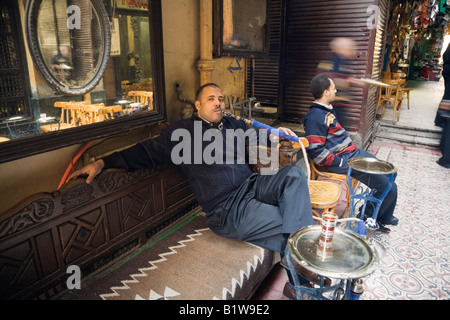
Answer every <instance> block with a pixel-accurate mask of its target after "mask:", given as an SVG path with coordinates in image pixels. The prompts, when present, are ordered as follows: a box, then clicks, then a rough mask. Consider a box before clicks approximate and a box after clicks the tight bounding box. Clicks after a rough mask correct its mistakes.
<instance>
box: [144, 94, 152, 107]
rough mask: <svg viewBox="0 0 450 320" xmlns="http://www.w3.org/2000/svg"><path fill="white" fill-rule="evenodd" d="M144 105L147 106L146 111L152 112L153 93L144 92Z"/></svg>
mask: <svg viewBox="0 0 450 320" xmlns="http://www.w3.org/2000/svg"><path fill="white" fill-rule="evenodd" d="M144 100H145V102H144V104H146V105H148V110H153V92H152V91H145V92H144Z"/></svg>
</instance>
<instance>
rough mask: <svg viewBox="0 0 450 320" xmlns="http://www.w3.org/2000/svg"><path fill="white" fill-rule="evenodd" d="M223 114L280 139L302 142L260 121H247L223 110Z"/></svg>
mask: <svg viewBox="0 0 450 320" xmlns="http://www.w3.org/2000/svg"><path fill="white" fill-rule="evenodd" d="M222 113H223V114H224V115H226V116H228V117H232V118H235V119H236V120H241V121H244V122H245V123H246V124H247V125H249V126H252V127H254V128H256V129H265V130H267V131H268V132H269V133H272V134H274V135H277V136H279V137H280V138H283V139H287V140H290V141H294V142H300V140H299V138H298V137H293V136H290V135H288V134H285V133H284V132H283V131H280V130H278V129H275V128H274V127H271V126H269V125H267V124H264V123H261V122H259V121H256V120H249V119H246V118H243V117H240V116H237V115H235V114H232V113H228V112H225V111H223V110H222Z"/></svg>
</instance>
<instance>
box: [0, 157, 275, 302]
mask: <svg viewBox="0 0 450 320" xmlns="http://www.w3.org/2000/svg"><path fill="white" fill-rule="evenodd" d="M131 257H132V258H131ZM124 259H125V260H124ZM180 259H181V260H180ZM70 266H75V267H77V268H79V270H80V272H81V280H80V284H81V289H73V290H69V289H70V288H69V287H68V285H67V281H68V279H69V276H70V275H71V273H68V271H69V270H71V269H68V268H69V267H70ZM112 266H114V268H113V269H111V268H112ZM272 266H273V253H272V252H271V251H269V250H266V249H262V248H260V247H256V246H254V245H251V244H248V243H245V242H239V241H234V240H229V239H225V238H222V237H219V236H217V235H215V234H213V233H212V232H211V231H210V230H209V229H208V228H207V226H206V224H205V220H204V216H203V215H202V213H201V208H199V207H198V206H197V203H196V201H195V198H194V196H193V194H192V191H191V189H190V186H189V184H188V182H187V180H186V179H185V177H184V175H183V174H182V173H181V171H180V170H179V168H177V167H175V166H173V165H164V166H160V167H158V168H157V169H154V170H139V171H135V172H131V173H126V172H124V171H123V170H117V169H108V170H105V171H103V172H102V173H101V174H100V175H99V176H98V177H97V178H96V179H95V180H94V182H93V183H92V184H86V183H85V180H84V179H77V180H75V181H71V182H69V183H67V184H66V185H64V186H63V187H62V188H61V189H59V190H58V191H54V192H51V193H40V194H36V195H34V196H32V197H30V198H28V199H25V200H24V201H22V202H21V203H20V204H18V205H17V206H15V207H14V208H12V209H11V210H9V211H8V214H7V215H6V218H4V219H3V220H0V299H55V298H59V299H83V300H84V299H161V298H167V299H187V300H190V299H246V298H249V297H251V295H252V294H253V292H254V291H255V290H256V289H257V287H258V285H259V283H260V282H261V281H262V280H263V279H264V278H265V276H266V275H267V274H268V273H269V272H270V270H271V268H272ZM161 271H165V273H164V274H162V273H160V272H161ZM144 273H145V274H147V276H145V277H144V276H143V274H144ZM137 274H139V276H136V275H137ZM144 278H145V280H146V281H143V280H144ZM137 280H139V281H138V282H136V281H137ZM130 281H131V282H130ZM131 283H133V285H134V286H135V287H136V288H138V290H139V291H137V292H134V291H132V290H123V289H120V288H123V287H124V285H128V286H130V287H131Z"/></svg>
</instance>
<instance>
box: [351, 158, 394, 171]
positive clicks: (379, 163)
mask: <svg viewBox="0 0 450 320" xmlns="http://www.w3.org/2000/svg"><path fill="white" fill-rule="evenodd" d="M347 164H348V165H349V166H350V167H351V168H352V169H354V170H357V171H360V172H365V173H371V174H391V173H394V172H397V167H396V166H394V165H393V164H392V163H389V162H387V161H383V160H378V159H375V158H369V157H367V158H352V159H349V160H348V161H347Z"/></svg>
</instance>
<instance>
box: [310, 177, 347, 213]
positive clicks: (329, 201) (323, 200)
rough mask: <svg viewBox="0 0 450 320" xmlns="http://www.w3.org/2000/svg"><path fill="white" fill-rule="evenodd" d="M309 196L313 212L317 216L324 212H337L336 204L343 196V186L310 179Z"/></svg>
mask: <svg viewBox="0 0 450 320" xmlns="http://www.w3.org/2000/svg"><path fill="white" fill-rule="evenodd" d="M309 196H310V198H311V207H312V212H313V214H314V215H315V216H317V217H319V218H320V217H321V212H319V211H318V210H317V209H321V210H322V212H325V211H329V212H335V211H336V206H337V204H338V202H339V199H340V197H341V187H340V186H339V185H338V184H336V183H333V182H327V181H318V180H310V181H309Z"/></svg>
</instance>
